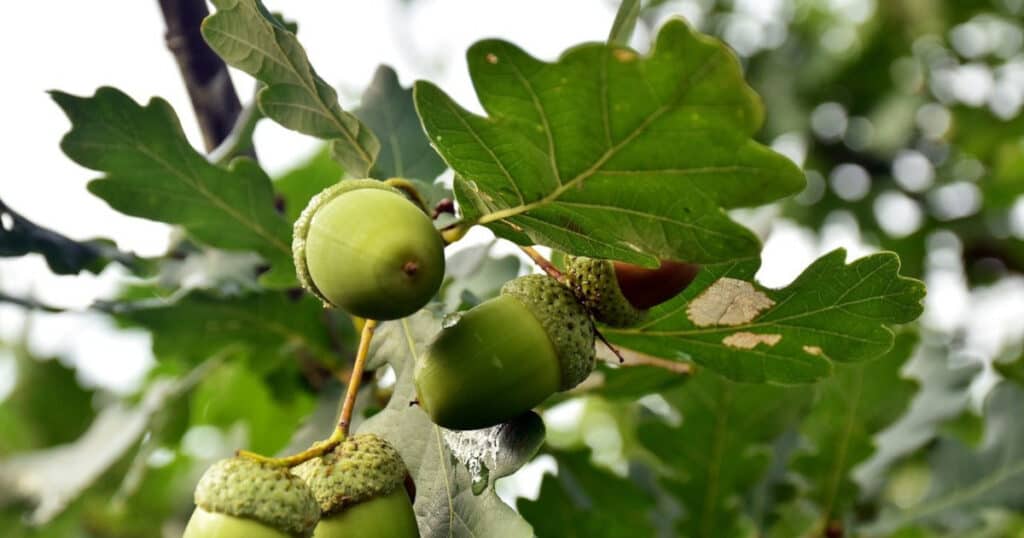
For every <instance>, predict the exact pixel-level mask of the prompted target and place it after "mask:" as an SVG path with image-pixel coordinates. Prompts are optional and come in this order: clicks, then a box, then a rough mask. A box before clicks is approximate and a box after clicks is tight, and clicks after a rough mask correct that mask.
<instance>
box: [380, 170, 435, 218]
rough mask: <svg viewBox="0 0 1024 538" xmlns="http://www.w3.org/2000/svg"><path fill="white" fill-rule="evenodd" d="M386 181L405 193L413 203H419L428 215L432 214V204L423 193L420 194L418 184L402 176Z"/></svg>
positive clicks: (385, 181)
mask: <svg viewBox="0 0 1024 538" xmlns="http://www.w3.org/2000/svg"><path fill="white" fill-rule="evenodd" d="M384 183H387V184H388V185H390V186H392V187H394V188H396V189H398V190H400V191H402V192H403V193H405V197H406V198H408V199H409V200H410V201H412V203H414V204H416V205H418V206H419V207H420V209H422V210H423V212H424V213H426V214H427V215H431V214H432V212H431V210H430V205H429V204H427V201H426V200H425V199H424V198H423V195H422V194H420V191H419V189H417V188H416V185H415V184H414V183H413V182H411V181H409V180H408V179H405V178H401V177H392V178H388V179H386V180H384Z"/></svg>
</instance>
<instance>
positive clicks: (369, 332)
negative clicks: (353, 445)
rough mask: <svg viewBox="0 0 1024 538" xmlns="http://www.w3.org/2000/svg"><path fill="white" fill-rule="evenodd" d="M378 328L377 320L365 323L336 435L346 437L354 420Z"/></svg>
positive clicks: (335, 431)
mask: <svg viewBox="0 0 1024 538" xmlns="http://www.w3.org/2000/svg"><path fill="white" fill-rule="evenodd" d="M376 328H377V320H373V319H368V320H366V322H365V323H363V332H362V333H361V334H360V338H359V350H358V351H356V360H355V363H353V364H352V375H351V376H349V379H348V391H347V392H346V393H345V404H344V405H342V407H341V418H340V419H339V420H338V427H337V428H335V429H334V435H332V436H331V437H332V438H333V437H334V436H335V435H340V437H341V439H344V438H345V436H346V435H348V427H349V426H350V425H351V421H352V410H353V409H354V408H355V405H356V393H358V392H359V384H360V383H362V380H363V370H364V369H365V368H366V357H367V355H369V354H370V342H371V341H372V340H373V331H374V330H376Z"/></svg>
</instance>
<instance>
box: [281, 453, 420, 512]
mask: <svg viewBox="0 0 1024 538" xmlns="http://www.w3.org/2000/svg"><path fill="white" fill-rule="evenodd" d="M293 471H294V472H295V474H297V475H299V476H300V477H302V479H303V480H305V481H306V483H307V484H309V487H310V489H311V490H313V495H314V496H315V497H316V502H317V503H319V504H320V510H321V511H322V512H323V515H324V516H329V515H331V514H335V513H337V512H340V511H342V510H344V509H345V508H346V507H348V506H351V505H353V504H358V503H361V502H364V501H368V500H370V499H373V498H375V497H382V496H384V495H388V494H390V493H391V492H393V491H394V490H395V489H397V488H400V487H402V486H403V484H404V482H405V475H406V473H407V471H406V469H405V463H403V462H402V456H401V455H399V453H398V450H396V449H395V447H393V446H391V444H390V443H388V442H387V441H385V440H384V439H382V438H380V437H378V436H376V435H374V434H372V433H368V434H362V435H355V436H352V437H349V438H348V439H346V440H344V441H343V442H342V443H341V444H339V445H338V446H337V447H335V448H334V450H332V451H331V452H328V453H327V454H324V455H323V456H321V457H319V458H314V459H311V460H309V461H307V462H304V463H302V464H301V465H299V466H297V467H295V469H294V470H293Z"/></svg>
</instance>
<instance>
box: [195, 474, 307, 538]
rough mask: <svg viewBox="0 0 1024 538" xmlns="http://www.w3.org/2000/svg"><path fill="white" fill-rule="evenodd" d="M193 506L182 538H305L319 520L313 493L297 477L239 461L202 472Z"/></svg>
mask: <svg viewBox="0 0 1024 538" xmlns="http://www.w3.org/2000/svg"><path fill="white" fill-rule="evenodd" d="M195 503H196V509H195V511H194V512H193V513H192V517H191V519H189V522H188V526H186V527H185V534H184V535H183V536H182V538H300V537H301V538H305V537H308V536H311V535H312V534H313V527H315V526H316V524H317V521H318V520H319V519H320V509H319V507H318V506H317V504H316V499H314V498H313V492H312V491H311V490H310V489H309V487H308V486H307V485H306V484H305V482H303V481H302V480H301V479H300V478H299V477H297V476H295V475H293V474H291V473H290V472H289V471H288V469H285V468H283V467H274V466H272V465H267V464H264V463H259V462H256V461H253V460H249V459H245V458H238V457H236V458H228V459H224V460H220V461H218V462H217V463H214V464H213V465H211V466H210V468H209V469H207V470H206V472H205V473H203V476H202V478H200V479H199V484H198V485H196V491H195Z"/></svg>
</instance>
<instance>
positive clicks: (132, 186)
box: [52, 88, 295, 285]
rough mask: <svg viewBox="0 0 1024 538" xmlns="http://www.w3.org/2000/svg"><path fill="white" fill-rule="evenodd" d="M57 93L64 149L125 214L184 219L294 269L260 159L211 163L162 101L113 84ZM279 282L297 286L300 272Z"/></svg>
mask: <svg viewBox="0 0 1024 538" xmlns="http://www.w3.org/2000/svg"><path fill="white" fill-rule="evenodd" d="M52 96H53V99H54V101H56V102H57V104H58V105H60V107H61V108H62V109H64V113H65V114H67V116H68V118H69V119H70V120H71V131H70V132H68V133H67V134H66V135H65V136H64V138H63V140H61V149H63V150H64V153H65V154H67V156H68V157H70V158H71V159H72V160H74V161H75V162H77V163H78V164H80V165H82V166H84V167H86V168H90V169H92V170H97V171H100V172H103V173H104V174H105V175H104V176H103V177H101V178H100V179H97V180H94V181H92V182H91V183H89V191H90V192H92V193H93V194H95V195H96V196H98V197H100V198H102V199H103V200H105V201H106V202H107V203H108V204H110V206H111V207H113V208H114V209H116V210H118V211H120V212H122V213H125V214H127V215H133V216H136V217H143V218H147V219H151V220H157V221H161V222H166V223H169V224H180V225H181V226H183V227H184V228H185V230H186V231H187V232H188V233H189V235H191V236H192V237H194V238H195V239H197V240H199V241H201V242H203V243H206V244H208V245H210V246H214V247H219V248H223V249H228V250H252V251H255V252H257V253H259V254H260V255H261V256H263V258H264V259H265V260H266V261H268V262H270V264H271V266H272V267H273V268H274V269H275V273H279V274H281V273H283V274H289V273H294V269H292V262H291V244H290V243H291V229H290V228H291V227H290V226H289V225H288V223H287V222H285V220H284V219H283V218H281V216H280V215H279V214H277V212H276V211H274V193H273V190H272V189H271V184H270V178H268V177H267V175H266V174H265V173H264V172H263V170H261V169H260V167H259V166H258V165H257V164H256V163H254V162H253V161H250V160H248V159H244V158H240V159H236V160H234V161H233V162H232V163H231V165H230V167H229V168H228V169H227V170H225V169H223V168H219V167H217V166H214V165H213V164H210V163H209V162H208V161H207V160H206V159H205V158H204V157H203V156H202V155H201V154H200V153H198V152H197V151H196V150H195V149H193V148H192V146H190V145H189V143H188V140H186V139H185V135H184V133H183V132H182V130H181V124H180V123H179V122H178V117H177V116H176V115H175V114H174V110H173V109H171V106H170V105H169V104H168V103H167V102H166V101H164V100H163V99H159V98H154V99H153V100H151V101H150V102H149V104H147V105H146V106H145V107H143V106H140V105H139V104H138V103H136V102H135V101H133V100H132V99H131V97H128V96H127V95H125V94H124V93H122V92H121V91H119V90H116V89H114V88H100V89H99V90H97V91H96V93H95V95H93V96H92V97H75V96H72V95H68V94H66V93H62V92H52ZM282 280H283V281H284V282H285V284H286V285H293V284H294V281H295V278H294V275H292V276H291V277H290V279H283V278H279V279H278V281H279V282H280V281H282Z"/></svg>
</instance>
